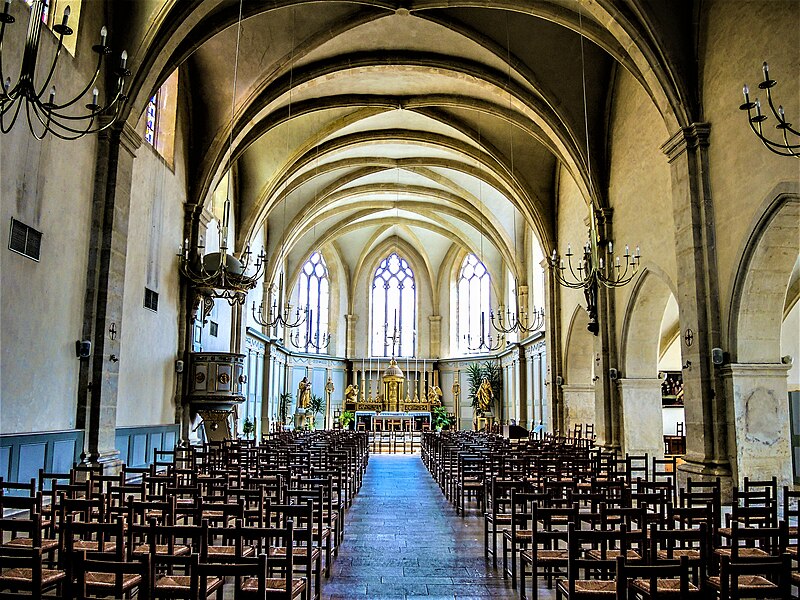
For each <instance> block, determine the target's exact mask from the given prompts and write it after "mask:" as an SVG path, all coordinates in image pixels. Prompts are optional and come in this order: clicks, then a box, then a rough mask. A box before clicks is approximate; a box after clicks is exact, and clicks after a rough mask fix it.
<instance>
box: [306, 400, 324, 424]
mask: <svg viewBox="0 0 800 600" xmlns="http://www.w3.org/2000/svg"><path fill="white" fill-rule="evenodd" d="M324 409H325V400H324V399H323V398H322V396H317V395H316V394H311V396H310V397H309V399H308V412H310V413H311V422H310V428H311V429H314V428H315V427H316V424H317V415H318V414H319V413H321V412H322V411H323V410H324Z"/></svg>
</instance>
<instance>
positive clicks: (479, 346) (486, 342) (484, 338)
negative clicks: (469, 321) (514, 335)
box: [464, 312, 506, 352]
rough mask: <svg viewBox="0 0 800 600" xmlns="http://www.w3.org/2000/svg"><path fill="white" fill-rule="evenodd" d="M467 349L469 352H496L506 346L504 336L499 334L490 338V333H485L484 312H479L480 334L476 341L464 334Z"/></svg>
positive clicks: (469, 335) (470, 335)
mask: <svg viewBox="0 0 800 600" xmlns="http://www.w3.org/2000/svg"><path fill="white" fill-rule="evenodd" d="M464 340H466V342H467V348H468V349H469V350H470V352H481V351H483V352H496V351H497V350H500V349H501V348H503V347H504V346H505V345H506V336H505V335H504V334H502V333H501V334H500V335H497V336H492V333H491V331H489V332H487V331H486V312H481V333H480V335H479V336H478V339H477V340H473V339H472V334H470V333H466V334H464Z"/></svg>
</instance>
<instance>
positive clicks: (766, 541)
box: [714, 521, 788, 563]
mask: <svg viewBox="0 0 800 600" xmlns="http://www.w3.org/2000/svg"><path fill="white" fill-rule="evenodd" d="M787 541H788V534H787V527H786V521H781V522H780V523H779V524H778V526H777V527H743V526H742V525H741V524H740V523H739V522H738V521H732V522H731V536H730V546H724V547H720V548H716V549H715V550H714V554H715V555H716V556H717V557H718V558H720V559H722V558H726V557H727V558H729V559H730V562H731V563H739V562H744V561H748V560H758V559H766V558H769V557H776V556H780V555H781V554H783V553H784V552H785V551H786V546H787Z"/></svg>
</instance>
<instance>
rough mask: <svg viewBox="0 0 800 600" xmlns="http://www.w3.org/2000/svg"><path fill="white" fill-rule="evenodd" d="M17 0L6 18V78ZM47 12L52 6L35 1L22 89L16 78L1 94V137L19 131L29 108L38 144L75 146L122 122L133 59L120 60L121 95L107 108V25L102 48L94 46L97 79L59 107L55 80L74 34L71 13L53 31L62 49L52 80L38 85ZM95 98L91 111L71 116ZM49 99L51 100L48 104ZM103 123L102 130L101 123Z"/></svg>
mask: <svg viewBox="0 0 800 600" xmlns="http://www.w3.org/2000/svg"><path fill="white" fill-rule="evenodd" d="M10 8H11V0H5V8H4V10H3V13H2V14H0V74H1V73H3V40H4V38H5V32H6V26H7V25H11V24H12V23H14V21H15V19H14V17H13V16H11V14H10V13H9V9H10ZM46 8H47V0H33V2H32V3H31V14H30V17H29V19H28V33H27V37H26V39H25V51H24V53H23V56H22V64H21V65H20V70H19V76H18V78H17V82H16V84H12V81H11V77H6V78H5V79H4V80H3V81H2V90H0V131H2V132H3V133H8V132H10V131H11V129H12V128H13V127H14V123H16V121H17V117H18V116H19V113H20V111H21V110H22V107H23V106H24V107H25V116H26V119H27V121H28V128H29V129H30V131H31V134H33V136H34V137H36V139H39V140H41V139H44V137H45V136H46V135H47V134H48V133H52V134H53V135H54V136H56V137H58V138H61V139H63V140H75V139H78V138H80V137H83V136H84V135H86V134H89V133H97V132H98V131H102V130H104V129H107V128H109V127H111V125H112V124H113V123H114V121H116V119H117V117H118V116H119V111H120V108H121V106H122V104H123V103H124V102H125V100H126V99H127V96H126V95H125V94H124V88H125V78H126V77H130V75H131V72H130V71H129V70H128V69H127V68H126V63H127V61H128V53H127V52H126V51H124V50H123V51H122V53H121V54H120V60H119V67H118V68H117V69H116V71H115V75H116V77H117V83H116V90H115V92H114V94H113V96H111V100H110V101H109V102H108V103H107V104H105V105H104V106H103V105H100V104H99V103H98V100H99V97H100V92H99V90H98V89H97V87H95V83H96V82H97V77H98V75H99V74H100V68H101V67H102V64H103V58H104V57H105V56H107V55H109V54H111V53H112V51H111V48H110V47H109V46H108V45H106V40H107V37H108V29H107V28H106V26H105V25H103V27H102V28H101V29H100V43H99V44H95V45H94V46H92V50H93V51H94V52H95V54H97V67H96V68H95V71H94V75H93V76H92V78H91V79H90V80H89V83H87V84H86V86H85V87H84V88H83V90H82V91H81V92H80V93H78V94H77V95H75V96H74V97H72V98H70V99H69V100H67V101H64V102H57V101H56V86H55V85H52V80H53V75H54V74H55V71H56V64H57V63H58V58H59V56H61V50H62V49H63V48H64V38H65V37H67V36H70V35H72V34H73V33H74V32H73V30H72V28H71V27H70V26H69V16H70V7H69V6H67V7H66V8H65V9H64V14H63V16H62V18H61V23H57V24H55V25H53V31H54V32H55V33H56V34H57V35H58V45H57V47H56V51H55V54H54V56H53V61H52V63H51V64H50V67H49V68H48V69H47V76H46V77H45V79H44V82H42V83H41V85H39V86H38V88H37V85H36V71H37V68H36V67H37V65H36V63H37V60H38V58H39V41H40V38H41V34H42V26H43V25H44V22H43V15H44V14H45V13H44V11H45V9H46ZM90 92H91V101H90V102H88V103H87V104H86V105H85V108H86V111H88V112H83V113H81V114H72V113H71V112H67V111H66V110H65V109H68V108H70V107H72V106H75V105H77V103H78V102H79V101H80V99H81V98H83V97H84V96H86V95H87V94H89V93H90ZM45 98H46V100H45ZM101 118H102V119H103V120H102V122H101V123H100V124H99V125H98V124H97V121H98V119H101Z"/></svg>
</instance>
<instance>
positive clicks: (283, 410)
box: [278, 392, 292, 425]
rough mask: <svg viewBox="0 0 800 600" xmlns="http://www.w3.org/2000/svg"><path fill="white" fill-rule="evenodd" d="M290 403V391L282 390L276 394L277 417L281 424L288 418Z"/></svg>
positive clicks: (284, 423)
mask: <svg viewBox="0 0 800 600" xmlns="http://www.w3.org/2000/svg"><path fill="white" fill-rule="evenodd" d="M291 404H292V392H283V393H282V394H281V395H280V396H278V418H279V419H280V421H281V425H286V420H287V419H288V418H289V407H290V406H291Z"/></svg>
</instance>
